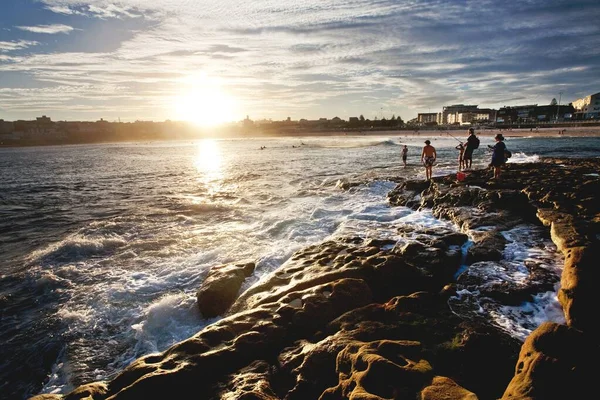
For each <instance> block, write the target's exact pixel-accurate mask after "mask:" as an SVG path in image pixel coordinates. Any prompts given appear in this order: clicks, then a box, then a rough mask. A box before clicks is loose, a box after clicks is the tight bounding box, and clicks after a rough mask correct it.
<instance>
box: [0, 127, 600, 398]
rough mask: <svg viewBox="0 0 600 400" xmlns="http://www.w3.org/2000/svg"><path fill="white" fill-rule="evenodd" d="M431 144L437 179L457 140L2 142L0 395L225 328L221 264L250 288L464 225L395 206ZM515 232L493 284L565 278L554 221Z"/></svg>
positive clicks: (531, 152) (576, 151)
mask: <svg viewBox="0 0 600 400" xmlns="http://www.w3.org/2000/svg"><path fill="white" fill-rule="evenodd" d="M465 136H466V135H465ZM425 139H430V140H431V142H432V145H433V146H434V147H436V149H437V152H438V162H437V164H436V166H435V167H434V170H433V175H434V177H435V176H441V175H446V174H452V173H456V171H457V155H458V152H457V150H456V149H455V146H456V145H457V143H458V141H457V140H456V139H455V138H453V137H450V136H449V135H446V134H443V133H442V134H436V135H435V136H426V133H421V134H420V135H419V136H402V134H401V133H399V134H398V135H395V136H390V135H387V136H330V137H286V138H239V139H203V140H197V141H185V142H184V141H177V142H175V141H173V142H138V143H117V144H95V145H75V146H48V147H23V148H2V149H0V178H1V179H0V217H1V218H0V254H1V259H0V260H1V263H0V306H1V307H0V308H1V317H0V322H1V324H0V338H1V342H2V346H1V349H0V393H2V397H3V398H7V399H8V398H9V399H26V398H28V397H30V396H32V395H35V394H38V393H66V392H68V391H70V390H72V389H73V388H74V387H76V386H77V385H79V384H82V383H87V382H90V381H96V380H103V379H107V378H110V377H112V376H114V375H115V374H117V373H118V372H120V371H121V370H122V369H123V368H124V367H126V366H127V365H128V364H129V363H131V362H132V361H133V360H135V359H136V358H138V357H140V356H142V355H145V354H149V353H152V352H157V351H163V350H165V349H167V348H168V347H169V346H171V345H172V344H174V343H176V342H179V341H181V340H184V339H186V338H188V337H190V336H192V335H194V334H195V333H196V332H198V331H199V330H201V329H202V328H203V327H205V326H206V325H208V324H210V323H213V322H215V321H216V320H218V319H219V318H213V319H206V318H203V317H202V315H200V313H199V311H198V309H197V306H196V290H197V289H198V288H199V287H200V285H201V283H202V281H203V279H204V278H205V276H206V274H207V272H208V270H209V269H210V268H211V267H212V266H215V265H221V264H226V263H240V262H247V261H252V262H255V263H256V270H255V272H254V274H253V276H252V277H251V278H249V279H248V280H247V282H246V283H245V284H244V287H243V288H242V289H246V288H248V287H249V286H250V285H252V284H253V283H256V282H257V281H258V280H260V279H261V277H264V276H265V275H266V274H268V273H270V272H272V271H274V270H276V269H277V268H278V267H280V266H281V265H283V264H284V263H285V262H286V261H287V260H288V259H290V257H291V256H292V255H293V254H294V252H295V251H297V250H300V249H303V248H304V247H306V246H309V245H312V244H317V243H320V242H322V241H324V240H327V239H335V238H337V237H344V236H361V237H367V238H386V239H390V238H391V239H394V238H396V237H397V235H398V233H397V229H396V227H397V226H398V225H399V224H410V225H411V226H415V227H417V228H423V229H425V228H428V227H436V226H441V227H447V228H449V229H454V230H456V229H458V228H457V227H455V226H453V225H452V224H451V223H450V222H448V221H441V220H437V219H436V218H435V217H433V216H432V214H431V213H430V212H428V211H414V210H411V209H409V208H405V207H390V206H389V205H388V202H387V198H386V195H387V193H388V192H389V191H391V190H392V189H393V188H394V187H395V186H396V184H397V182H399V180H400V179H424V177H425V171H424V168H423V167H422V165H421V164H420V163H419V157H420V153H421V149H422V146H423V141H424V140H425ZM463 139H466V137H465V138H463ZM505 143H506V145H507V147H508V148H509V149H510V150H511V151H512V153H513V156H512V158H511V159H510V161H509V162H511V163H526V162H532V161H537V160H539V158H540V157H544V156H552V157H599V156H600V138H594V137H577V138H572V137H555V138H511V137H507V140H506V142H505ZM404 144H406V145H408V148H409V152H408V166H407V167H404V166H403V164H402V161H401V156H400V151H401V148H402V146H403V145H404ZM488 144H493V139H492V138H491V137H490V138H488V137H483V136H482V137H481V145H480V148H479V149H478V150H476V151H475V153H474V160H473V168H483V167H485V166H487V165H488V163H489V160H490V157H491V156H490V154H489V152H488V151H487V145H488ZM263 147H264V148H263ZM490 176H491V172H490ZM467 233H468V232H467ZM504 235H505V237H506V238H507V239H508V241H509V245H508V246H507V249H506V251H505V259H504V260H503V261H502V265H501V267H502V268H499V266H498V265H488V266H486V269H485V271H486V274H487V275H488V276H489V279H496V280H514V281H519V280H522V279H523V264H524V263H525V262H536V263H539V264H540V265H543V266H544V267H545V268H547V269H548V270H549V271H553V273H555V274H556V276H557V277H558V276H560V271H561V269H562V261H563V260H562V256H561V255H560V254H559V253H557V251H556V248H555V246H554V245H553V244H552V242H551V240H550V238H549V235H548V232H547V229H542V228H540V227H539V226H533V225H527V224H524V225H522V226H519V227H517V228H515V229H513V230H511V231H508V232H505V233H504ZM510 266H512V267H513V268H509V267H510ZM465 268H466V267H465ZM460 296H469V297H476V296H477V293H465V292H461V293H460ZM460 301H461V299H460V298H456V299H455V302H457V303H458V302H460ZM450 305H451V306H452V303H450ZM458 309H459V307H457V312H459V311H458ZM489 316H490V319H491V320H493V323H495V324H497V325H498V326H501V327H502V328H503V329H506V331H507V332H509V333H510V334H511V335H513V336H515V337H517V338H519V339H521V340H524V339H525V338H526V337H527V335H528V334H529V333H530V332H531V331H532V330H533V329H535V328H536V327H537V326H538V325H539V324H540V323H541V322H543V321H547V320H551V321H555V322H561V318H562V314H561V312H560V306H559V305H558V303H557V300H556V292H548V293H540V295H539V296H538V298H537V299H536V300H535V301H534V302H531V303H526V304H522V305H519V306H511V307H508V306H501V305H500V306H498V307H494V308H493V310H490V311H489Z"/></svg>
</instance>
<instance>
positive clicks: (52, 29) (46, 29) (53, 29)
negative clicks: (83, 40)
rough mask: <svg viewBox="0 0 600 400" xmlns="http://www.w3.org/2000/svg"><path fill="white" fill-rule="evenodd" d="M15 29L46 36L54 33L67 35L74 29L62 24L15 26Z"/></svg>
mask: <svg viewBox="0 0 600 400" xmlns="http://www.w3.org/2000/svg"><path fill="white" fill-rule="evenodd" d="M16 28H18V29H21V30H22V31H28V32H33V33H48V34H51V35H53V34H56V33H69V32H71V31H72V30H74V28H73V27H72V26H69V25H62V24H54V25H37V26H17V27H16Z"/></svg>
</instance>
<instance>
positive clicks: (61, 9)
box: [46, 5, 85, 15]
mask: <svg viewBox="0 0 600 400" xmlns="http://www.w3.org/2000/svg"><path fill="white" fill-rule="evenodd" d="M46 9H47V10H50V11H52V12H53V13H56V14H64V15H85V14H84V13H83V12H81V11H79V10H77V9H75V8H70V7H66V6H60V5H57V6H47V7H46Z"/></svg>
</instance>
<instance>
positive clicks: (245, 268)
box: [32, 158, 600, 400]
mask: <svg viewBox="0 0 600 400" xmlns="http://www.w3.org/2000/svg"><path fill="white" fill-rule="evenodd" d="M598 171H600V159H552V158H548V159H543V160H542V161H540V162H538V163H531V164H509V165H507V168H506V170H505V171H504V172H503V175H502V180H499V181H490V180H488V179H489V177H490V172H489V171H487V170H475V171H471V172H470V173H469V174H468V175H467V177H466V179H465V180H463V181H461V182H458V181H457V180H456V179H455V178H456V177H455V176H445V177H436V178H434V179H433V180H432V181H431V182H425V181H402V182H401V183H399V184H398V186H397V187H396V188H395V189H394V190H393V191H392V192H390V193H389V195H388V198H389V203H390V205H392V206H407V207H410V208H413V209H424V208H426V209H431V210H432V212H433V213H434V215H435V216H436V217H438V218H440V219H445V220H449V221H452V222H453V223H454V224H455V225H456V226H458V227H459V228H460V229H459V230H457V231H452V230H444V229H430V230H423V231H420V232H414V228H412V227H410V226H399V227H398V233H399V234H400V236H402V235H404V234H405V233H406V234H408V233H410V234H411V238H415V237H416V239H413V240H406V241H401V242H397V241H391V240H384V239H381V240H380V239H365V238H361V237H347V238H343V239H340V240H335V241H328V242H324V243H321V244H319V245H315V246H311V247H308V248H306V249H303V250H302V251H299V252H297V253H296V254H294V256H293V257H292V259H291V260H290V261H288V262H287V263H286V264H285V265H283V266H282V267H281V268H280V269H278V270H277V271H274V272H273V273H271V274H270V275H268V276H267V277H265V278H264V279H262V280H261V281H259V282H258V283H257V284H255V285H253V286H252V287H251V288H249V289H248V290H246V291H245V292H243V293H242V294H240V295H239V296H238V292H239V290H240V288H241V287H242V285H243V282H244V280H245V279H247V278H248V277H249V276H251V274H252V271H253V269H254V264H253V263H251V262H244V263H240V264H238V265H225V266H217V267H214V268H213V269H212V270H211V271H210V273H209V275H208V276H207V278H206V280H205V281H204V283H203V285H202V287H201V288H199V290H198V293H197V297H198V306H199V308H200V311H201V312H202V313H203V315H204V316H206V317H212V316H218V315H224V318H223V319H221V320H219V321H218V322H216V323H214V324H211V325H209V326H207V327H206V328H204V329H203V330H202V331H200V332H199V333H197V334H196V335H195V336H193V337H191V338H190V339H187V340H185V341H183V342H180V343H178V344H175V345H174V346H172V347H171V348H169V349H168V350H166V351H164V352H162V353H158V354H152V355H148V356H145V357H142V358H140V359H138V360H136V361H135V362H133V363H132V364H131V365H129V366H128V367H127V368H126V369H125V370H123V371H122V372H121V373H120V374H119V375H117V376H116V377H114V378H113V379H111V380H110V381H103V382H93V383H85V382H74V383H73V384H74V386H77V388H76V389H75V390H73V391H72V392H71V393H69V394H66V395H58V394H46V395H38V396H34V397H33V398H32V399H35V400H42V399H69V400H70V399H95V400H98V399H141V398H150V399H158V398H169V397H170V398H173V397H174V398H178V397H182V396H183V395H184V394H186V396H192V397H195V398H200V399H264V400H266V399H273V400H274V399H285V400H296V399H298V400H300V399H302V400H307V399H308V400H310V399H347V398H352V399H423V400H436V399H470V400H473V399H544V400H547V399H567V398H587V397H589V395H588V393H594V388H593V386H592V384H593V380H592V372H593V371H594V370H595V368H594V367H593V363H594V361H595V359H596V356H597V355H598V353H599V351H598V350H599V345H598V342H597V341H596V340H595V335H594V334H593V332H594V329H593V322H594V319H595V314H596V310H597V309H598V304H597V303H598V297H597V296H595V292H594V286H595V282H596V281H597V278H598V275H599V272H598V271H599V270H598V269H597V267H596V264H597V260H598V256H599V255H600V254H599V252H600V250H599V249H600V247H599V246H598V244H599V243H598V242H599V241H600V202H599V201H598V199H597V198H596V197H595V196H596V194H597V193H600V178H599V177H598ZM524 221H526V222H528V223H531V224H537V225H540V226H544V227H546V228H544V229H546V230H548V231H549V235H550V237H551V238H552V241H553V242H554V244H555V245H556V247H557V249H558V250H559V251H560V252H561V253H562V254H563V256H564V266H563V270H562V274H561V276H560V290H559V292H558V299H559V302H560V304H561V306H562V308H563V311H564V321H565V323H564V324H559V323H554V322H544V323H542V324H541V325H540V326H539V327H537V328H536V329H535V330H534V331H533V332H532V333H531V334H530V335H529V336H528V337H527V339H526V340H525V342H521V341H520V340H518V339H516V338H515V337H513V336H511V335H510V334H509V333H508V332H506V331H505V330H503V329H501V328H500V327H498V326H496V325H494V324H492V323H490V321H489V319H486V318H483V317H477V314H476V313H474V314H463V313H460V312H456V310H453V309H452V308H451V307H450V306H449V304H450V303H449V301H450V299H452V298H454V297H455V296H456V295H457V291H458V290H460V289H461V288H465V287H469V286H476V287H478V288H479V289H480V290H481V291H482V292H483V293H484V295H486V296H489V297H490V298H496V299H501V300H502V301H503V302H505V303H508V304H519V303H521V302H523V301H528V300H529V299H531V297H532V296H534V295H535V294H536V293H539V292H541V291H546V290H549V289H550V288H552V287H553V286H554V285H555V284H556V283H557V279H558V278H556V277H552V276H551V274H548V273H547V271H545V270H544V269H543V268H540V267H539V266H536V265H528V266H526V267H527V274H528V276H527V278H526V281H527V282H528V284H527V285H526V286H519V285H511V284H504V285H491V286H486V285H485V281H484V280H483V279H482V278H481V277H480V278H478V279H477V280H474V279H473V277H472V276H470V275H469V274H467V273H460V274H458V275H457V272H459V268H460V267H461V264H462V263H463V262H465V261H464V255H463V253H462V247H463V246H464V245H465V243H467V242H468V241H469V240H471V241H472V242H473V243H472V245H470V246H469V247H468V249H467V250H466V252H467V254H466V264H467V265H469V266H470V267H469V268H476V266H477V265H478V263H480V262H486V261H497V260H499V259H500V258H501V257H502V251H503V249H504V246H505V244H506V240H505V239H504V237H503V236H502V234H501V232H502V231H504V230H507V229H510V228H511V227H514V226H516V225H518V224H521V223H523V222H524ZM482 227H486V229H478V228H482ZM490 227H491V228H490ZM463 232H468V233H469V235H470V236H469V235H467V234H466V233H463ZM415 234H416V236H415ZM466 315H468V316H469V317H465V316H466Z"/></svg>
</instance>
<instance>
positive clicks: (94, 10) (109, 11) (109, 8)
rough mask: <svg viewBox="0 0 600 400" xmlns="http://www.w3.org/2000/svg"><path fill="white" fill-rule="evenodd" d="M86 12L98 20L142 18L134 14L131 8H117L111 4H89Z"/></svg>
mask: <svg viewBox="0 0 600 400" xmlns="http://www.w3.org/2000/svg"><path fill="white" fill-rule="evenodd" d="M88 11H89V12H90V14H93V15H95V16H97V17H99V18H122V17H129V18H138V17H141V16H142V14H136V13H135V12H134V9H133V7H126V6H125V7H124V6H117V5H116V4H112V3H109V4H106V5H101V6H96V5H93V4H90V5H89V6H88Z"/></svg>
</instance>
